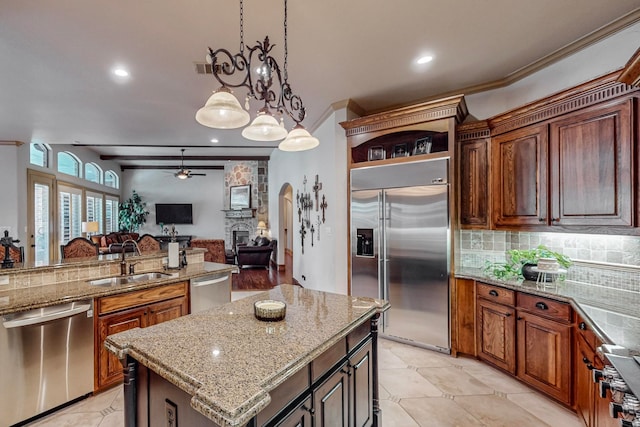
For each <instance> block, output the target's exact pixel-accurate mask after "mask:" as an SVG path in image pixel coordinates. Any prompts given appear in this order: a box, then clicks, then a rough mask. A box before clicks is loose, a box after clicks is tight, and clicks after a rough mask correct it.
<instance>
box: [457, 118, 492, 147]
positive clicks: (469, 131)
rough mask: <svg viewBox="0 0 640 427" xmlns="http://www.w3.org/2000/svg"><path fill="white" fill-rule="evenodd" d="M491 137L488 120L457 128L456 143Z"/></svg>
mask: <svg viewBox="0 0 640 427" xmlns="http://www.w3.org/2000/svg"><path fill="white" fill-rule="evenodd" d="M489 137H491V130H490V129H489V123H488V122H487V121H486V120H480V121H477V122H469V123H463V124H461V125H458V126H456V141H458V142H460V141H472V140H475V139H484V138H489Z"/></svg>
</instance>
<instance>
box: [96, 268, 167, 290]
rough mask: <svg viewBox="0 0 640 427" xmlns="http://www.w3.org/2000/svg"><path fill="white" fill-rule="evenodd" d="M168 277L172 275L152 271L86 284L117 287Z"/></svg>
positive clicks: (107, 278)
mask: <svg viewBox="0 0 640 427" xmlns="http://www.w3.org/2000/svg"><path fill="white" fill-rule="evenodd" d="M168 277H174V275H173V274H167V273H160V272H157V271H153V272H151V273H140V274H133V275H130V276H115V277H105V278H104V279H95V280H89V281H88V283H89V284H90V285H93V286H118V285H126V284H130V283H140V282H147V281H149V280H156V279H165V278H168Z"/></svg>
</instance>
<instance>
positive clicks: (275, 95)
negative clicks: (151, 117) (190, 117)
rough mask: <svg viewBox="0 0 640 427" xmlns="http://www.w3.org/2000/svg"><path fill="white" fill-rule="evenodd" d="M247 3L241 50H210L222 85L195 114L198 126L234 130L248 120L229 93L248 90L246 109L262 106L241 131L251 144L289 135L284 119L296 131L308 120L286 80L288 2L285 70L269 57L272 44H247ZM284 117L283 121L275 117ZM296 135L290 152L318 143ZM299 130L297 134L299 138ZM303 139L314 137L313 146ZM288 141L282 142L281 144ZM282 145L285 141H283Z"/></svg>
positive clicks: (242, 18) (307, 134)
mask: <svg viewBox="0 0 640 427" xmlns="http://www.w3.org/2000/svg"><path fill="white" fill-rule="evenodd" d="M243 26H244V1H243V0H240V51H239V52H238V53H235V54H234V53H231V52H230V51H229V50H227V49H223V48H220V49H216V50H214V49H212V48H209V53H208V55H207V61H208V62H209V63H210V64H211V71H212V74H213V76H214V77H215V79H216V80H217V81H218V83H220V85H221V86H222V87H221V88H220V89H218V90H217V91H216V92H215V93H214V94H213V95H212V96H211V97H210V98H209V100H208V101H207V103H206V104H205V106H204V107H202V108H200V109H199V110H198V112H197V113H196V120H197V121H198V123H200V124H202V125H204V126H208V127H212V128H217V129H234V128H238V127H242V126H244V125H246V124H247V123H248V122H249V120H250V116H249V113H248V112H247V111H245V110H243V109H242V107H241V106H240V103H239V102H238V100H237V99H236V98H235V96H234V95H233V94H232V93H231V90H230V89H231V88H233V89H244V90H246V91H247V101H246V109H247V110H248V109H249V100H251V99H253V100H256V101H259V102H263V103H264V105H263V106H262V108H260V109H259V110H258V114H257V117H256V118H255V119H254V120H253V122H252V123H251V125H250V126H248V127H246V128H245V129H243V131H242V136H244V137H245V138H247V139H250V140H253V141H279V140H281V139H283V138H285V137H287V131H286V129H285V128H284V124H283V117H284V116H285V115H286V116H288V117H289V118H291V120H293V121H294V122H295V126H294V129H293V131H292V132H294V131H296V130H297V129H299V128H302V129H303V130H304V128H303V127H302V125H300V123H301V122H302V121H303V120H304V118H305V116H306V110H305V107H304V104H303V102H302V99H301V98H300V96H299V95H297V94H295V93H294V92H293V91H292V89H291V85H290V84H289V81H288V74H287V58H288V51H287V0H284V67H283V68H280V65H279V64H278V62H277V61H276V59H275V58H274V57H273V56H272V55H271V50H272V49H273V47H274V45H272V44H271V43H270V42H269V37H268V36H267V37H265V38H264V41H263V42H259V41H258V42H256V44H255V45H254V46H251V47H248V46H247V47H245V45H244V28H243ZM276 115H278V116H280V118H281V119H280V120H281V123H278V120H277V119H276V117H274V116H276ZM304 132H305V133H306V135H299V136H296V139H295V141H294V142H295V143H296V147H298V146H299V147H302V146H305V147H309V148H298V149H296V150H291V151H300V150H307V149H310V148H313V147H315V146H317V145H318V144H319V141H318V140H317V139H316V138H313V137H312V136H311V135H310V134H309V132H307V131H306V130H305V131H304ZM299 133H300V132H296V135H298V134H299ZM300 138H311V139H312V140H315V143H312V142H313V141H312V142H309V141H306V142H305V143H304V144H302V143H301V142H299V139H300ZM283 142H284V141H283ZM281 145H282V143H281Z"/></svg>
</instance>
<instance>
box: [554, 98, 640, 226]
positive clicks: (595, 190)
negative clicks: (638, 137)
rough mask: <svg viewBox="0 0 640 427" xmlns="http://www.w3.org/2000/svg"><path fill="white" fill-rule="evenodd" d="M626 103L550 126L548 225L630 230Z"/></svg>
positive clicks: (628, 112) (630, 175)
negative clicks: (549, 216)
mask: <svg viewBox="0 0 640 427" xmlns="http://www.w3.org/2000/svg"><path fill="white" fill-rule="evenodd" d="M631 114H632V104H631V100H630V99H628V100H624V101H621V102H616V103H613V104H610V105H608V106H606V107H592V108H589V109H587V110H586V111H580V112H578V113H573V114H569V115H567V116H565V117H564V118H562V119H561V120H557V121H553V122H551V123H550V137H549V144H550V154H549V158H550V159H549V160H550V161H549V164H550V177H549V179H550V184H551V186H550V187H551V224H552V225H562V226H593V225H597V226H631V225H633V222H632V210H633V172H632V164H633V163H632V159H633V149H632V147H633V144H632V141H631V123H632V116H631Z"/></svg>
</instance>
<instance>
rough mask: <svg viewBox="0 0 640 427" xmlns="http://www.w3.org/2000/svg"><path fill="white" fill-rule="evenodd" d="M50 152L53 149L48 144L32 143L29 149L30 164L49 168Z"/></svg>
mask: <svg viewBox="0 0 640 427" xmlns="http://www.w3.org/2000/svg"><path fill="white" fill-rule="evenodd" d="M50 151H51V149H50V148H49V146H48V145H47V144H40V143H37V142H32V143H31V145H30V147H29V163H31V164H32V165H37V166H42V167H43V168H48V167H49V152H50Z"/></svg>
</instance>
